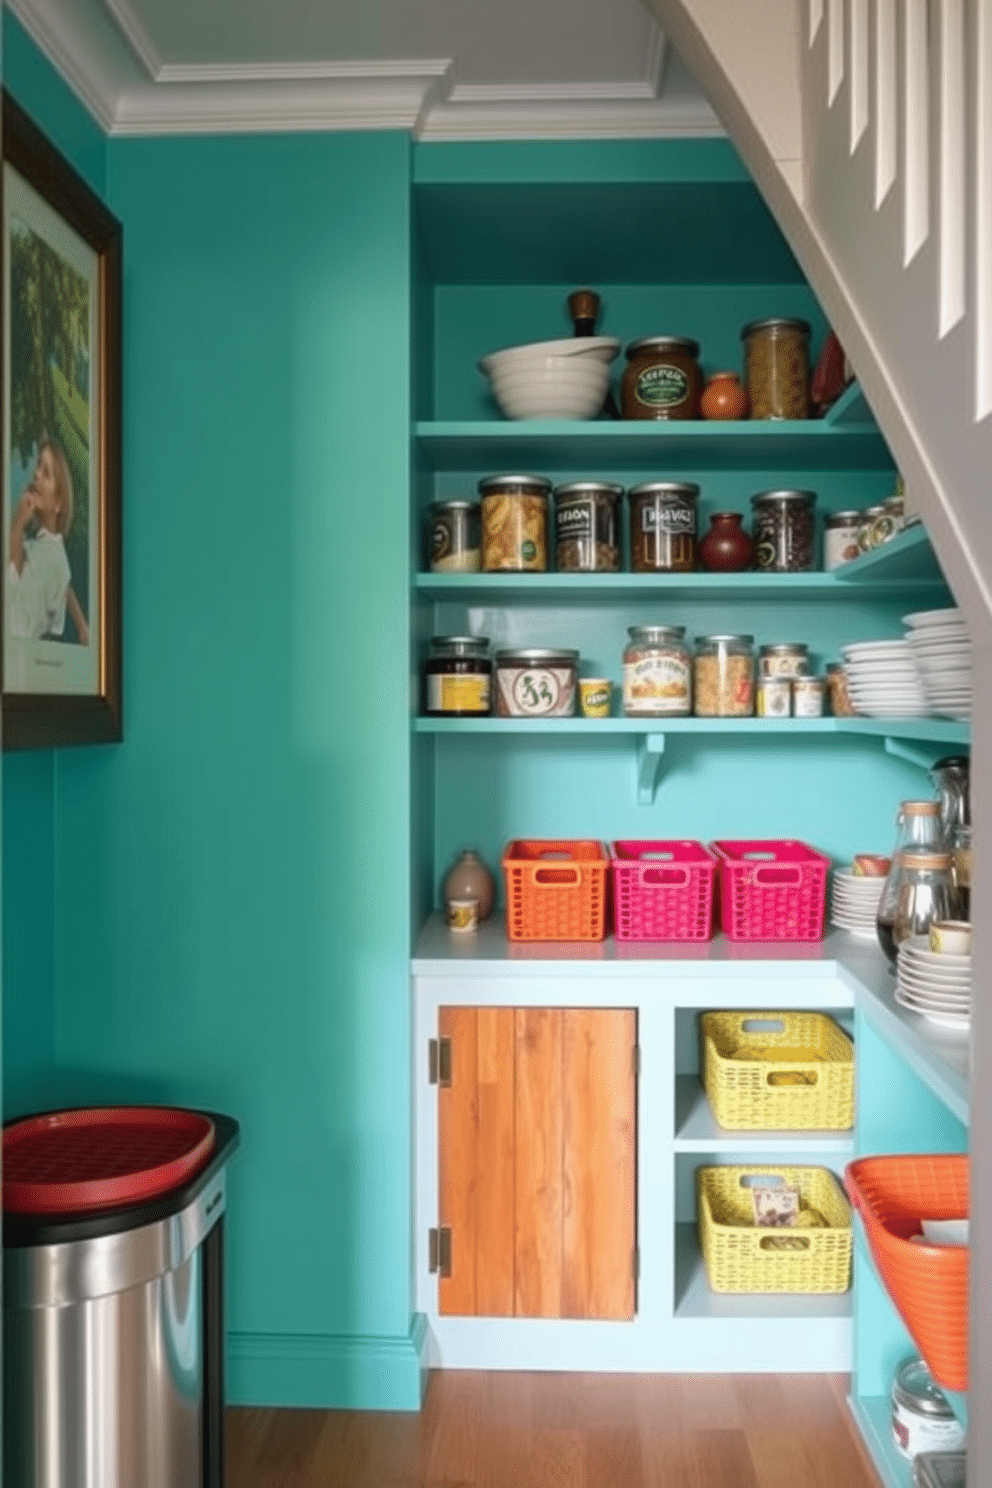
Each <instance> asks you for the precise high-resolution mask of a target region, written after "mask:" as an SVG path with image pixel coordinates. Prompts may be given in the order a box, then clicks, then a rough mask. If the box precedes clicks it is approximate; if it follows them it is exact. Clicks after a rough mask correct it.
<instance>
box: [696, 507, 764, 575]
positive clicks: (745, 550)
mask: <svg viewBox="0 0 992 1488" xmlns="http://www.w3.org/2000/svg"><path fill="white" fill-rule="evenodd" d="M741 520H742V517H741V513H740V512H714V514H713V516H712V517H711V518H710V529H709V531H708V532H707V533H706V535H705V536H704V537H703V538H702V539H701V540H700V543H699V561H700V563H701V564H702V565H703V567H704V568H707V569H709V570H710V571H711V572H714V573H741V572H742V571H743V570H744V569H746V568H750V567H751V560H752V558H753V557H754V543H753V542H752V541H751V539H750V537H749V536H748V534H747V533H746V532H745V531H744V528H743V527H742V526H741Z"/></svg>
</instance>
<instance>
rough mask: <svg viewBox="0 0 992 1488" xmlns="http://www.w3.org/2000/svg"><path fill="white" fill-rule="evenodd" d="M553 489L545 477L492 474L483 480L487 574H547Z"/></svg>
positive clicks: (482, 495)
mask: <svg viewBox="0 0 992 1488" xmlns="http://www.w3.org/2000/svg"><path fill="white" fill-rule="evenodd" d="M550 490H551V482H550V481H549V480H546V479H545V477H544V476H543V475H489V476H486V477H485V478H484V479H483V480H480V482H479V495H480V497H481V498H482V500H481V507H482V567H483V569H484V571H485V572H486V573H502V572H511V573H519V572H523V571H531V572H535V573H543V572H544V571H545V569H546V568H547V566H548V492H549V491H550Z"/></svg>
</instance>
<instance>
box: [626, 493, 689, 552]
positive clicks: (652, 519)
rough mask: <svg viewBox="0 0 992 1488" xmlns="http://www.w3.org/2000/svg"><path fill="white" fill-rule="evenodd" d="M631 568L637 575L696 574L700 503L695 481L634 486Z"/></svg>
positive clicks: (630, 495) (631, 512)
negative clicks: (697, 513)
mask: <svg viewBox="0 0 992 1488" xmlns="http://www.w3.org/2000/svg"><path fill="white" fill-rule="evenodd" d="M627 499H628V501H629V502H630V566H631V569H632V570H633V572H634V573H692V572H693V570H694V569H695V567H696V522H697V516H696V503H697V502H698V500H699V487H698V486H697V485H693V483H692V482H691V481H645V482H643V483H642V484H641V485H639V486H631V488H630V490H629V491H628V492H627Z"/></svg>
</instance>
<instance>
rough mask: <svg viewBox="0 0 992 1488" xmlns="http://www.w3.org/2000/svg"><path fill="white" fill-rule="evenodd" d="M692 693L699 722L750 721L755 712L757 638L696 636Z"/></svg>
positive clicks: (746, 636)
mask: <svg viewBox="0 0 992 1488" xmlns="http://www.w3.org/2000/svg"><path fill="white" fill-rule="evenodd" d="M692 691H693V697H694V698H695V712H696V713H697V714H698V716H699V717H700V718H750V716H751V714H752V713H753V712H754V636H750V635H707V636H697V637H696V654H695V656H694V658H693V664H692Z"/></svg>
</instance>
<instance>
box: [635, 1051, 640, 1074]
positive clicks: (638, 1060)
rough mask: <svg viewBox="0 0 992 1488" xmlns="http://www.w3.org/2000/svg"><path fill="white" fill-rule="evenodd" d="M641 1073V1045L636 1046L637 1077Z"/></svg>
mask: <svg viewBox="0 0 992 1488" xmlns="http://www.w3.org/2000/svg"><path fill="white" fill-rule="evenodd" d="M640 1073H641V1046H640V1044H635V1045H634V1074H635V1075H639V1074H640Z"/></svg>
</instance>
